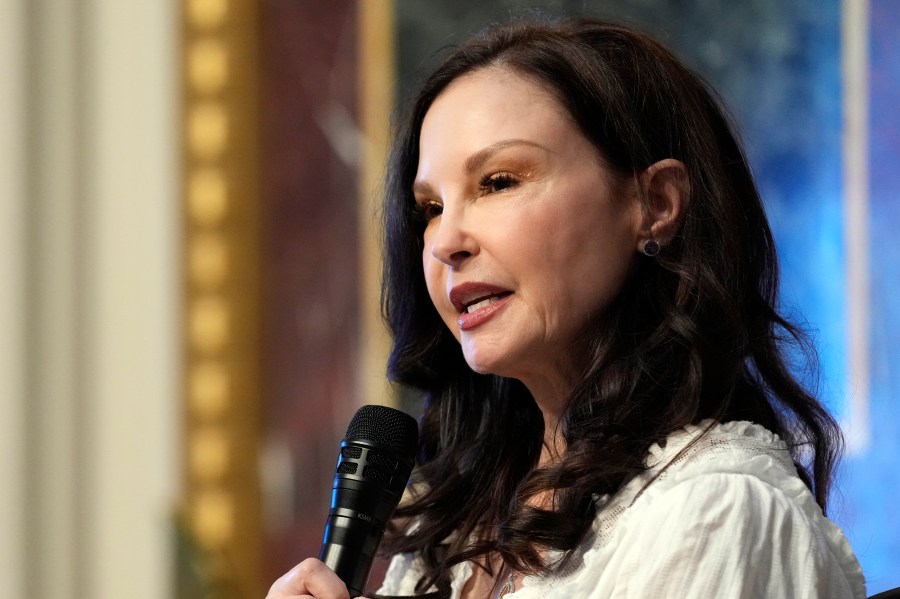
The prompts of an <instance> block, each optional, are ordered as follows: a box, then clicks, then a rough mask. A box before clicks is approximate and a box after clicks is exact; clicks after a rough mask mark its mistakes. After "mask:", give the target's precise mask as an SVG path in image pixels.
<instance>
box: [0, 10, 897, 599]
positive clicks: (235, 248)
mask: <svg viewBox="0 0 900 599" xmlns="http://www.w3.org/2000/svg"><path fill="white" fill-rule="evenodd" d="M533 12H538V13H541V14H547V15H551V16H558V15H570V14H571V15H575V14H590V15H597V16H601V17H606V18H610V19H613V20H617V21H624V22H626V23H630V24H632V25H636V26H638V27H640V28H642V29H645V30H646V31H648V32H650V33H652V34H654V35H655V36H657V37H658V38H659V39H660V40H661V41H663V42H664V43H665V44H666V45H668V46H669V47H670V48H672V49H673V50H675V51H676V53H678V54H679V55H680V56H681V57H682V58H684V59H685V60H686V61H687V62H688V63H689V64H690V65H692V66H693V67H694V68H695V69H696V70H697V71H699V72H700V73H701V74H702V75H703V76H704V77H705V78H706V79H708V80H709V81H710V82H711V83H712V85H713V86H714V87H715V88H716V89H717V90H718V91H719V92H720V93H721V94H722V96H723V97H724V99H725V101H726V102H727V104H728V105H729V106H730V108H731V109H732V111H733V114H734V117H735V120H736V122H737V123H738V124H739V128H740V130H741V132H742V135H743V138H744V141H745V143H746V147H747V150H748V153H749V156H750V161H751V164H752V165H753V168H754V171H755V173H756V176H757V178H758V182H759V184H760V187H761V190H762V192H763V195H764V198H765V200H766V203H767V206H768V210H769V214H770V217H771V221H772V225H773V228H774V230H775V233H776V237H777V241H778V245H779V250H780V253H781V257H782V260H783V272H782V280H783V309H784V310H785V311H786V312H787V313H788V314H790V315H791V316H792V317H794V318H795V319H797V320H799V321H800V322H801V323H802V324H803V325H804V327H805V328H806V329H807V330H808V331H809V332H810V333H811V334H812V336H813V338H814V339H815V342H816V346H817V348H818V351H819V355H820V359H821V365H822V372H821V376H820V377H819V378H818V379H812V378H810V379H808V382H809V383H810V384H812V385H816V386H817V389H818V392H819V395H820V396H821V397H823V398H824V399H825V401H826V402H827V403H828V405H829V406H830V408H831V409H832V410H833V411H834V413H835V414H836V415H837V416H838V418H839V419H840V421H841V423H842V426H843V427H844V430H845V435H846V437H847V442H848V448H847V454H846V457H845V460H844V462H843V465H842V467H841V471H840V475H839V480H838V485H837V489H836V491H835V493H834V496H833V497H832V504H831V506H832V507H831V514H830V515H831V517H832V518H833V519H834V520H836V521H837V522H838V523H839V524H840V525H841V526H842V527H843V528H844V530H845V531H846V533H847V535H848V536H849V538H850V540H851V542H852V544H853V547H854V549H855V550H856V553H857V555H858V556H859V558H860V561H861V562H862V564H863V569H864V571H865V573H866V576H867V579H868V581H869V592H870V594H871V593H874V592H877V591H880V590H884V589H886V588H890V587H895V586H900V557H898V556H900V508H898V507H897V502H896V501H895V499H896V498H897V497H898V495H900V468H898V467H897V464H898V456H900V433H898V430H897V429H898V427H900V407H898V402H897V401H896V398H897V397H898V396H900V365H898V359H900V303H898V301H897V300H896V299H895V298H896V297H897V294H898V291H900V243H898V242H897V241H896V231H897V230H900V202H897V201H895V196H896V193H897V192H896V190H898V189H900V169H897V167H896V165H897V164H898V163H900V115H898V112H897V110H896V107H897V106H898V105H900V36H898V35H897V32H898V31H900V4H898V3H897V2H894V1H893V0H866V1H853V0H790V1H782V0H752V1H747V2H728V1H726V0H668V1H666V0H630V1H627V0H608V1H602V2H601V1H599V0H580V1H577V2H576V1H562V0H558V1H546V2H526V1H501V0H454V2H438V1H436V0H390V1H389V0H358V1H353V0H334V1H329V2H319V1H313V0H181V1H176V0H155V1H153V2H146V1H139V0H115V1H113V0H0V200H2V201H0V410H2V411H0V480H2V482H0V596H2V597H31V598H35V599H41V598H45V597H46V598H50V597H53V598H54V599H65V598H69V597H72V598H75V597H92V598H107V597H108V598H113V597H115V598H120V597H129V598H132V599H145V598H146V599H162V598H172V597H177V598H187V597H190V598H195V597H196V598H219V597H221V598H241V599H243V598H250V597H262V596H264V594H265V591H266V588H267V587H268V585H269V584H270V583H271V581H272V580H274V578H276V577H277V576H278V575H280V574H281V573H283V572H284V571H286V570H287V569H289V568H290V567H291V566H292V565H293V564H294V563H296V562H297V561H299V560H300V559H302V558H304V557H306V556H309V555H314V554H316V553H317V552H318V546H319V543H320V541H321V532H322V525H323V523H324V518H325V514H326V512H327V505H328V494H329V489H330V482H331V473H332V468H333V465H334V462H335V460H336V455H337V449H338V444H339V441H340V439H341V437H342V436H343V433H344V430H345V428H346V424H347V422H348V421H349V418H350V416H351V415H352V413H353V412H354V411H355V409H356V408H357V407H358V406H359V405H360V404H363V403H372V402H389V403H390V402H394V403H401V404H402V405H404V406H406V407H408V408H409V409H411V410H413V411H415V409H416V406H415V404H414V403H411V401H410V398H407V397H404V396H403V394H402V392H399V391H396V390H392V389H390V388H389V387H388V386H387V385H386V384H385V382H384V377H383V364H384V357H385V354H386V348H387V343H388V342H387V338H386V334H385V332H384V330H383V328H382V327H381V324H380V321H379V318H378V307H377V303H378V301H377V300H378V276H379V274H378V264H379V249H378V243H377V213H378V209H377V205H378V199H377V198H378V193H379V185H380V179H381V176H382V174H383V169H384V155H385V148H386V146H387V143H388V130H389V119H390V114H391V110H392V108H393V106H394V103H395V101H396V99H397V98H398V97H404V96H405V95H406V94H408V93H411V92H412V91H413V90H414V89H415V87H416V85H417V82H419V81H420V80H421V78H422V76H423V75H424V74H425V73H427V71H428V70H429V68H430V67H431V66H433V65H434V64H435V62H436V61H437V60H438V59H439V57H440V56H441V53H440V49H441V48H446V47H447V46H450V45H452V44H453V43H454V42H456V41H457V40H459V39H461V38H464V37H466V36H467V35H468V34H470V33H472V32H474V31H477V30H478V29H480V28H481V27H482V26H484V24H486V23H489V22H491V21H497V20H503V19H506V18H509V17H510V16H522V15H527V14H530V13H533ZM723 251H727V248H723ZM892 399H893V401H892Z"/></svg>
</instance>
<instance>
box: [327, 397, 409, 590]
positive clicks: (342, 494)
mask: <svg viewBox="0 0 900 599" xmlns="http://www.w3.org/2000/svg"><path fill="white" fill-rule="evenodd" d="M418 443H419V426H418V424H417V423H416V420H415V418H413V417H412V416H410V415H408V414H405V413H403V412H401V411H399V410H395V409H393V408H388V407H386V406H363V407H361V408H360V409H359V410H357V412H356V414H355V415H354V416H353V419H352V420H351V421H350V426H349V427H347V437H346V438H345V439H344V441H343V442H342V443H341V452H340V455H339V456H338V463H337V469H336V472H335V476H334V485H333V487H332V492H331V511H330V512H329V514H328V521H327V523H326V525H325V536H324V538H323V540H322V549H321V551H320V552H319V559H321V560H322V561H323V562H325V564H326V565H328V567H329V568H331V569H332V570H334V572H335V573H336V574H337V575H338V576H339V577H340V578H341V580H343V581H344V583H345V584H346V585H347V590H348V591H349V592H350V596H351V597H357V596H359V595H361V594H362V592H363V588H364V587H365V584H366V579H367V578H368V577H369V569H370V568H371V567H372V559H373V558H374V557H375V552H376V551H377V549H378V543H380V542H381V537H382V535H383V534H384V529H385V526H386V524H387V522H388V521H389V520H390V518H391V515H392V514H393V513H394V510H395V509H396V508H397V504H398V503H399V502H400V497H401V496H402V494H403V490H404V489H405V488H406V484H407V482H408V481H409V476H410V472H411V471H412V468H413V466H414V463H415V455H416V448H417V446H418Z"/></svg>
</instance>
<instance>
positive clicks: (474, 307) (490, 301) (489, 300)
mask: <svg viewBox="0 0 900 599" xmlns="http://www.w3.org/2000/svg"><path fill="white" fill-rule="evenodd" d="M495 301H497V298H496V297H486V298H484V299H483V300H481V301H480V302H475V303H474V304H469V305H468V306H466V312H468V313H469V314H471V313H472V312H474V311H475V310H478V309H479V308H484V307H485V306H490V305H491V304H493V303H494V302H495Z"/></svg>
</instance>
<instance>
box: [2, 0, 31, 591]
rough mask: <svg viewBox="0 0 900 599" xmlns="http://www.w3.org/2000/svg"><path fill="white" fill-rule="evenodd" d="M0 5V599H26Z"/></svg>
mask: <svg viewBox="0 0 900 599" xmlns="http://www.w3.org/2000/svg"><path fill="white" fill-rule="evenodd" d="M24 12H25V11H24V7H23V5H22V3H21V0H0V90H3V93H2V94H0V481H2V482H0V531H3V533H2V534H0V597H25V596H26V595H25V574H24V570H25V561H26V560H25V554H24V547H25V496H26V493H25V487H24V484H25V431H24V429H25V422H26V420H25V324H24V313H25V235H24V229H25V167H24V165H25V158H24V156H23V154H22V149H23V147H24V146H25V123H24V121H25V89H24V87H25V86H24V79H25V65H24V63H25V36H24V33H23V30H24V27H25V14H24Z"/></svg>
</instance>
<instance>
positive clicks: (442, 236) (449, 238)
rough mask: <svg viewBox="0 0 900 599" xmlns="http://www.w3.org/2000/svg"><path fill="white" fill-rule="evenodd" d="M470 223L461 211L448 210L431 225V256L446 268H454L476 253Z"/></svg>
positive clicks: (476, 244) (475, 244)
mask: <svg viewBox="0 0 900 599" xmlns="http://www.w3.org/2000/svg"><path fill="white" fill-rule="evenodd" d="M472 224H473V223H470V222H468V221H467V219H466V218H465V212H464V210H461V209H453V208H450V209H448V208H447V207H446V206H445V208H444V211H443V213H442V214H441V216H440V217H439V218H438V219H437V222H433V223H432V227H433V229H434V230H433V232H432V233H431V235H428V232H427V231H426V235H427V236H428V237H430V239H428V241H430V242H431V243H430V246H431V255H432V256H433V257H434V258H435V259H436V260H439V261H441V262H443V263H444V264H446V265H447V266H450V267H453V268H456V267H458V266H459V265H460V264H461V263H462V262H464V261H465V260H467V259H468V258H470V257H472V256H474V255H475V254H477V253H478V243H477V241H476V239H475V236H474V230H473V228H472V226H471V225H472Z"/></svg>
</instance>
